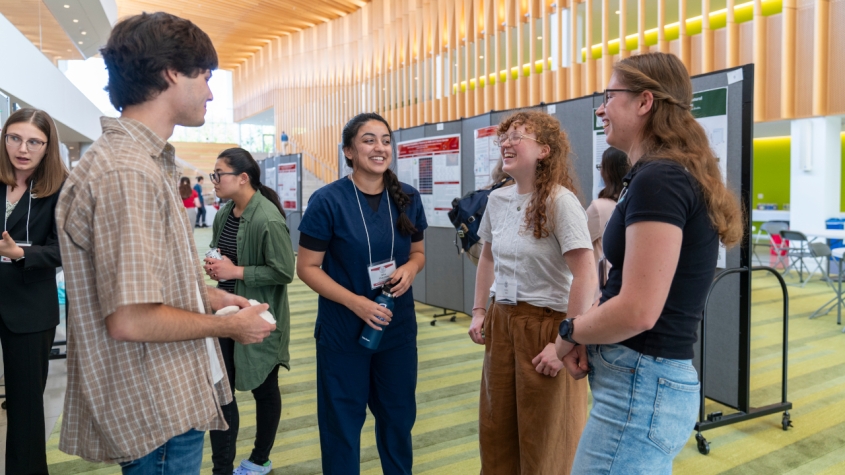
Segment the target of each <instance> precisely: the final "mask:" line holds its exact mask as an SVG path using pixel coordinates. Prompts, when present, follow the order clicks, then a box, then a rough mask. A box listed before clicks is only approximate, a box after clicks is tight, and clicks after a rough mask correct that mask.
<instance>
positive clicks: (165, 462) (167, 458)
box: [120, 429, 205, 475]
mask: <svg viewBox="0 0 845 475" xmlns="http://www.w3.org/2000/svg"><path fill="white" fill-rule="evenodd" d="M204 436H205V432H200V431H198V430H194V429H191V430H189V431H188V432H185V433H184V434H182V435H177V436H176V437H174V438H172V439H170V440H168V441H167V442H165V443H164V445H162V446H161V447H159V448H157V449H155V450H153V451H152V452H150V453H148V454H147V455H145V456H143V457H141V458H139V459H136V460H133V461H131V462H124V463H122V464H120V468H121V470H123V475H194V474H199V473H200V465H202V444H203V438H204Z"/></svg>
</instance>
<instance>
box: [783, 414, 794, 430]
mask: <svg viewBox="0 0 845 475" xmlns="http://www.w3.org/2000/svg"><path fill="white" fill-rule="evenodd" d="M780 424H781V426H783V430H789V428H790V427H792V418H791V417H790V416H789V413H788V412H784V413H783V419H782V420H781V422H780Z"/></svg>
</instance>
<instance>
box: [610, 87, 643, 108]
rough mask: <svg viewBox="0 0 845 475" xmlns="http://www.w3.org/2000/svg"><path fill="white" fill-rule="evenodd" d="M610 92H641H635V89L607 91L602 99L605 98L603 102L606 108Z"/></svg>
mask: <svg viewBox="0 0 845 475" xmlns="http://www.w3.org/2000/svg"><path fill="white" fill-rule="evenodd" d="M608 92H639V91H635V90H633V89H605V90H604V93H603V94H602V97H603V98H604V102H602V105H604V106H607V101H608V100H609V99H610V98H609V97H607V93H608Z"/></svg>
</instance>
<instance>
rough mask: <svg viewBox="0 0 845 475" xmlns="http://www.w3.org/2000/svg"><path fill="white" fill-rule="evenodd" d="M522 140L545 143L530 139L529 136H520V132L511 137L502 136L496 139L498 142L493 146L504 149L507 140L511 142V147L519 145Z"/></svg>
mask: <svg viewBox="0 0 845 475" xmlns="http://www.w3.org/2000/svg"><path fill="white" fill-rule="evenodd" d="M522 139H529V140H533V141H535V142H537V143H539V144H541V143H543V142H540V141H539V140H537V139H535V138H533V137H529V136H527V135H523V134H520V133H519V132H514V133H512V134H510V135H508V134H502V135H500V136H498V137H496V140H494V141H493V145H495V146H497V147H503V145H502V144H503V143H505V140H509V141H510V143H511V145H519V143H520V142H522Z"/></svg>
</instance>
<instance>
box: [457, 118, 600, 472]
mask: <svg viewBox="0 0 845 475" xmlns="http://www.w3.org/2000/svg"><path fill="white" fill-rule="evenodd" d="M497 133H498V135H499V137H498V140H497V145H498V146H499V147H500V149H501V154H502V158H503V166H502V170H503V172H504V173H507V174H508V175H510V176H511V177H513V179H514V181H515V182H516V185H515V186H510V187H506V188H499V189H497V190H495V191H493V192H491V193H490V196H489V198H488V202H487V209H486V211H485V212H484V216H483V217H482V218H481V226H480V227H479V229H478V235H479V236H480V237H481V238H482V240H483V241H484V245H483V247H482V250H481V259H480V260H479V262H478V270H477V272H476V285H475V303H474V305H473V309H472V323H471V324H470V327H469V336H470V338H471V339H472V341H474V342H475V343H478V344H480V345H484V366H483V369H482V376H481V403H480V407H479V430H478V440H479V444H480V452H481V471H482V472H483V473H484V474H485V475H490V474H502V475H512V474H519V473H522V474H535V473H536V474H541V473H542V474H568V473H570V467H571V464H572V460H573V458H574V456H575V450H576V447H577V446H578V438H579V437H580V435H581V431H582V429H583V428H584V423H585V420H586V417H587V385H586V384H584V382H582V381H581V382H579V381H576V380H575V379H573V378H572V377H571V376H569V374H567V373H566V372H563V373H562V374H559V372H560V370H561V369H562V368H563V363H562V362H561V361H560V359H559V358H558V356H557V355H556V354H555V345H554V342H555V337H556V336H557V333H558V332H557V330H558V325H559V324H560V322H561V321H562V320H563V319H564V318H565V317H566V315H567V313H573V314H581V313H583V312H585V311H586V310H587V309H588V308H589V307H590V305H591V304H592V301H593V298H592V297H593V292H594V289H595V288H596V271H595V266H594V265H593V259H592V244H591V241H590V234H589V231H588V230H587V216H586V214H585V213H584V208H583V207H582V206H581V203H580V202H579V201H578V198H577V197H576V196H575V186H574V183H573V180H572V177H571V175H570V171H569V159H568V157H569V152H570V144H569V140H568V138H567V136H566V133H565V132H563V131H562V130H561V128H560V123H559V122H558V121H557V120H556V119H555V118H554V117H552V116H550V115H548V114H546V113H543V112H518V113H516V114H514V115H512V116H510V117H509V118H507V119H505V120H504V121H503V122H502V123H501V124H499V128H498V131H497ZM490 296H493V297H494V299H493V303H491V304H490V309H489V311H488V309H487V302H488V299H489V297H490Z"/></svg>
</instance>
